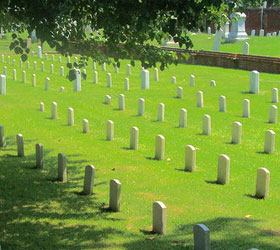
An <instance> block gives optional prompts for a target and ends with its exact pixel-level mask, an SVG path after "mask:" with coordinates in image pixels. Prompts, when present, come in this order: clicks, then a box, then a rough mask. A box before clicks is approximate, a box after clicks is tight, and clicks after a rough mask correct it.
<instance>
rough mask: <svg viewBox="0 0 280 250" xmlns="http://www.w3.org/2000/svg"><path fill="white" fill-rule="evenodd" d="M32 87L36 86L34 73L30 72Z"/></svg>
mask: <svg viewBox="0 0 280 250" xmlns="http://www.w3.org/2000/svg"><path fill="white" fill-rule="evenodd" d="M32 87H36V75H35V74H32Z"/></svg>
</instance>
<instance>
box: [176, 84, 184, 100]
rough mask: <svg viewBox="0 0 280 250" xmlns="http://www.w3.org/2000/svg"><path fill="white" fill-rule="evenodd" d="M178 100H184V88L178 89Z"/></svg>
mask: <svg viewBox="0 0 280 250" xmlns="http://www.w3.org/2000/svg"><path fill="white" fill-rule="evenodd" d="M177 98H179V99H182V98H183V88H182V87H178V88H177Z"/></svg>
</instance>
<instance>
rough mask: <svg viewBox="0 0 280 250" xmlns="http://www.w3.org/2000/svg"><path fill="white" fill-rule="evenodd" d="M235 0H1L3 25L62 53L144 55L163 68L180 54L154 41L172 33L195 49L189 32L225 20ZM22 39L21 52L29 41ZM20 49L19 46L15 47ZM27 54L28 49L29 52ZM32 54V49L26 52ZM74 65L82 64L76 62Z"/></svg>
mask: <svg viewBox="0 0 280 250" xmlns="http://www.w3.org/2000/svg"><path fill="white" fill-rule="evenodd" d="M235 2H236V1H235V0H215V1H209V0H199V1H191V0H188V1H186V0H177V1H174V0H159V1H150V0H141V1H139V0H127V1H117V0H113V1H97V0H84V1H64V0H57V1H47V3H46V1H45V0H33V1H32V4H30V1H29V0H24V1H20V2H19V1H17V0H10V1H1V3H0V26H3V27H4V28H5V30H9V29H11V28H13V29H14V30H15V32H17V33H18V34H19V36H20V34H21V33H22V32H23V31H24V30H26V29H27V30H28V32H29V33H31V32H32V31H33V30H35V31H36V36H37V37H38V38H39V39H40V41H41V42H42V43H44V42H47V43H48V44H49V45H50V47H51V48H55V49H56V50H57V51H59V52H60V53H61V54H63V55H66V54H69V55H70V56H71V55H72V54H73V53H79V54H81V55H82V56H84V58H83V59H82V60H83V61H87V60H88V59H89V58H93V59H94V60H95V61H96V62H99V63H103V62H106V63H108V64H109V63H111V61H114V62H117V63H118V64H119V61H120V60H121V59H124V58H129V59H130V60H134V59H135V58H138V59H140V61H141V63H142V65H143V66H144V67H152V66H154V65H155V63H156V62H159V63H160V64H161V66H160V67H161V69H164V68H166V67H168V65H170V64H173V63H176V62H177V59H178V58H177V57H176V55H174V54H172V53H170V52H168V51H164V52H161V51H159V50H155V49H154V48H153V47H151V46H149V45H148V43H149V41H157V43H158V44H161V43H162V41H163V40H164V39H166V38H167V37H173V39H174V40H175V41H177V42H178V43H179V45H180V47H183V46H184V47H187V48H190V47H192V42H191V40H190V38H189V37H188V36H187V35H186V30H192V29H194V28H195V29H197V28H199V27H200V28H201V29H203V27H204V24H205V22H206V23H210V22H215V23H218V24H219V23H223V22H224V21H225V19H226V15H227V13H229V12H231V11H232V9H233V8H234V7H235ZM13 38H14V39H18V41H19V42H20V47H21V48H22V51H21V50H20V49H18V48H17V53H19V54H22V53H23V49H24V48H25V44H24V43H23V42H22V41H21V40H20V39H21V38H17V37H16V35H14V36H13ZM11 48H15V45H11ZM25 52H26V51H25ZM26 53H27V54H28V52H26ZM75 67H80V64H79V65H75Z"/></svg>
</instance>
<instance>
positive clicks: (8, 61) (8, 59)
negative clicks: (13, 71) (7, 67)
mask: <svg viewBox="0 0 280 250" xmlns="http://www.w3.org/2000/svg"><path fill="white" fill-rule="evenodd" d="M7 64H10V56H7Z"/></svg>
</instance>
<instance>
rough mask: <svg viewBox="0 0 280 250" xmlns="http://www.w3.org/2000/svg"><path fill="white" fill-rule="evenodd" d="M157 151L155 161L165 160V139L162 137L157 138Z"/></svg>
mask: <svg viewBox="0 0 280 250" xmlns="http://www.w3.org/2000/svg"><path fill="white" fill-rule="evenodd" d="M155 145H156V149H155V159H156V160H158V161H161V160H163V159H164V151H165V138H164V136H162V135H157V136H156V143H155Z"/></svg>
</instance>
